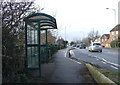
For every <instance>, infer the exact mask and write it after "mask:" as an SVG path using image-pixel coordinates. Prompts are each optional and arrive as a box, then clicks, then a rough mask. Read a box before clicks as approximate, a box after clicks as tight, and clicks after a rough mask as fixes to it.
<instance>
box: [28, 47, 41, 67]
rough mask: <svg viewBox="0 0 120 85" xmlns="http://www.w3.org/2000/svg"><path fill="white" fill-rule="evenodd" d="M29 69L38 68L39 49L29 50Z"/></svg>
mask: <svg viewBox="0 0 120 85" xmlns="http://www.w3.org/2000/svg"><path fill="white" fill-rule="evenodd" d="M27 59H28V68H38V67H39V62H38V47H28V48H27Z"/></svg>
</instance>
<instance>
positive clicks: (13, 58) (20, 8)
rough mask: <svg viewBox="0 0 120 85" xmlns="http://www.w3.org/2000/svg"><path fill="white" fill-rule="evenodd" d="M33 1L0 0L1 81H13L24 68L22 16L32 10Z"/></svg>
mask: <svg viewBox="0 0 120 85" xmlns="http://www.w3.org/2000/svg"><path fill="white" fill-rule="evenodd" d="M32 5H33V2H1V7H2V65H3V69H2V70H3V82H14V81H15V80H17V77H16V75H17V74H18V72H19V71H21V70H22V69H23V68H24V63H23V59H24V57H22V56H23V54H24V23H23V18H24V17H26V16H27V15H29V14H31V13H32V12H33V10H35V9H34V7H33V6H32Z"/></svg>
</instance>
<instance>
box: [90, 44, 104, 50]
mask: <svg viewBox="0 0 120 85" xmlns="http://www.w3.org/2000/svg"><path fill="white" fill-rule="evenodd" d="M88 50H89V51H98V52H102V46H101V44H100V43H92V44H91V45H90V47H89V48H88Z"/></svg>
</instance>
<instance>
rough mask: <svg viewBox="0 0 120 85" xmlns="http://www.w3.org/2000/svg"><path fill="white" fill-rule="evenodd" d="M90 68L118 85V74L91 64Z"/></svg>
mask: <svg viewBox="0 0 120 85" xmlns="http://www.w3.org/2000/svg"><path fill="white" fill-rule="evenodd" d="M92 66H93V67H94V68H95V69H96V70H98V71H99V72H100V73H102V74H104V75H105V76H106V77H108V78H109V79H110V80H112V81H113V82H115V83H116V84H118V85H120V72H116V71H111V70H108V69H105V68H102V67H100V66H98V65H94V64H92Z"/></svg>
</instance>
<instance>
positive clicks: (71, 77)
mask: <svg viewBox="0 0 120 85" xmlns="http://www.w3.org/2000/svg"><path fill="white" fill-rule="evenodd" d="M66 53H67V49H64V50H59V51H58V52H57V53H56V54H55V55H54V56H53V61H52V62H50V63H48V64H44V65H42V68H41V69H42V71H41V72H42V77H43V78H44V83H92V84H93V85H96V82H95V81H94V79H93V78H92V77H91V74H90V72H89V71H88V69H87V67H86V65H85V64H84V63H82V62H80V63H78V62H76V61H74V60H72V59H70V58H68V57H66Z"/></svg>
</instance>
